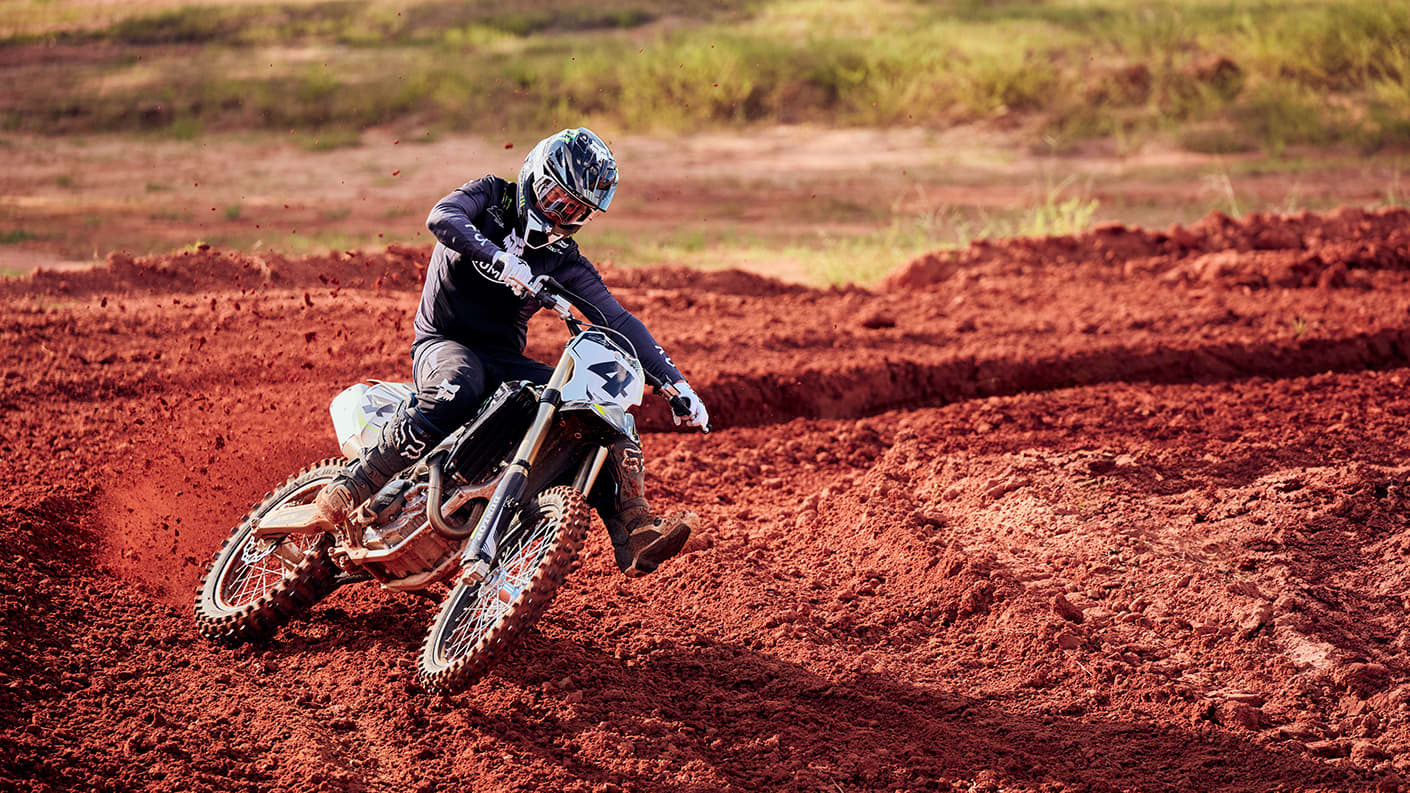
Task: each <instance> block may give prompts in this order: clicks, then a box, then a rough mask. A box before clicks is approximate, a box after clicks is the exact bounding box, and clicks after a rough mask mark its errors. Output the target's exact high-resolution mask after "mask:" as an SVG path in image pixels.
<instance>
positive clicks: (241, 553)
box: [196, 459, 343, 644]
mask: <svg viewBox="0 0 1410 793" xmlns="http://www.w3.org/2000/svg"><path fill="white" fill-rule="evenodd" d="M342 470H343V461H341V460H336V459H334V460H324V461H323V462H321V463H317V464H315V465H311V466H309V467H308V468H305V469H304V470H302V471H300V472H299V473H297V474H295V475H294V476H292V477H289V481H287V482H285V483H284V485H283V486H282V487H279V488H277V489H276V490H275V491H274V492H272V493H270V494H268V495H266V496H265V497H264V501H262V502H260V504H259V506H257V507H255V508H254V509H253V510H251V511H250V514H248V515H246V516H245V519H244V520H242V521H240V525H238V526H236V527H235V530H234V531H233V532H232V533H231V535H230V539H228V540H226V541H225V545H223V546H222V547H221V549H220V550H219V551H218V552H217V553H216V555H215V559H214V561H212V562H211V566H210V570H208V571H207V572H206V576H205V578H203V579H202V580H201V586H200V587H199V588H198V589H197V590H196V630H198V631H200V633H201V635H202V636H205V637H206V638H208V639H214V640H215V641H219V642H225V643H227V644H236V643H239V642H247V641H258V640H260V639H265V638H268V637H269V636H270V635H272V634H273V633H274V632H275V631H276V630H278V629H279V626H281V625H283V624H284V623H286V622H288V621H289V619H290V618H291V617H293V616H294V615H296V614H298V613H300V612H302V611H304V610H306V609H308V608H309V607H310V606H312V605H313V604H314V603H316V602H318V601H319V600H321V599H323V598H324V597H325V596H327V595H328V593H329V592H332V591H333V589H334V588H335V587H336V584H335V583H334V578H335V576H336V575H337V572H338V569H337V567H336V566H335V565H334V564H333V562H332V561H331V560H330V559H329V558H328V548H329V546H330V545H331V544H332V538H330V537H329V536H328V535H327V534H316V535H290V536H288V537H278V538H272V539H260V538H258V537H255V535H254V521H255V520H256V519H257V518H259V517H260V516H262V515H265V514H266V513H268V512H269V511H270V510H273V509H274V508H276V507H280V506H283V505H286V504H309V503H312V502H313V500H314V498H316V497H317V496H318V491H320V490H322V489H323V486H324V485H326V484H328V483H329V482H331V481H332V480H333V478H334V477H336V476H337V475H338V474H340V473H341V472H342Z"/></svg>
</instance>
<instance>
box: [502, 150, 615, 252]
mask: <svg viewBox="0 0 1410 793" xmlns="http://www.w3.org/2000/svg"><path fill="white" fill-rule="evenodd" d="M616 192H617V160H616V159H615V158H614V157H613V156H612V150H611V149H609V148H607V144H606V143H604V142H603V141H602V138H599V137H598V136H597V135H595V134H594V133H593V132H592V130H589V129H586V128H583V127H579V128H578V129H565V130H563V131H562V132H559V133H557V134H554V135H550V136H548V137H546V138H544V139H543V140H541V141H539V143H538V145H537V146H535V147H534V149H533V151H531V152H529V156H527V157H525V158H524V167H522V168H520V169H519V197H518V204H519V226H520V227H521V228H522V229H523V230H524V244H525V245H527V246H529V247H530V248H542V247H543V246H545V245H548V244H550V243H553V242H556V241H558V240H560V239H562V238H563V237H567V236H569V235H571V234H573V233H575V232H577V230H578V229H580V228H582V227H583V224H584V223H586V222H588V221H589V220H591V219H592V217H593V216H594V215H596V214H597V213H598V212H604V211H606V210H607V205H608V204H610V203H612V195H613V194H614V193H616Z"/></svg>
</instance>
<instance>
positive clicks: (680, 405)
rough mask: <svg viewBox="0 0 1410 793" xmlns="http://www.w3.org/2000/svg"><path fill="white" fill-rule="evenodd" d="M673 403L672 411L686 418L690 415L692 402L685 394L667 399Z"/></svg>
mask: <svg viewBox="0 0 1410 793" xmlns="http://www.w3.org/2000/svg"><path fill="white" fill-rule="evenodd" d="M666 401H667V402H669V403H671V412H672V413H674V414H676V415H677V416H680V417H681V418H684V417H686V416H689V415H690V403H689V402H687V401H686V398H685V397H683V396H673V397H670V398H668V399H667V400H666Z"/></svg>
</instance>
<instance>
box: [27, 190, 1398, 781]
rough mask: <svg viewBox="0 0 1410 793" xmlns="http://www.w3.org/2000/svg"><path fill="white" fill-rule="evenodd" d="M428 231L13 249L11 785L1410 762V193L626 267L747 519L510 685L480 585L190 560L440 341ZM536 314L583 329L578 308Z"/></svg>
mask: <svg viewBox="0 0 1410 793" xmlns="http://www.w3.org/2000/svg"><path fill="white" fill-rule="evenodd" d="M427 255H428V249H426V248H412V247H400V246H392V247H390V248H387V249H385V250H380V251H373V252H369V251H335V252H329V253H328V254H326V255H322V256H309V257H302V258H291V257H283V256H279V255H276V254H271V253H259V254H256V253H246V252H240V251H226V250H218V249H209V248H205V249H199V250H193V251H188V252H183V253H175V254H170V255H164V256H158V257H150V258H133V257H130V256H126V255H123V254H121V253H115V254H112V255H110V256H109V257H108V261H107V264H106V266H103V267H98V268H95V269H92V270H87V271H68V272H50V271H40V272H38V273H36V274H34V275H32V276H29V277H26V278H20V279H9V280H5V281H3V282H0V335H3V339H4V343H3V344H0V356H3V359H2V360H0V371H3V383H0V411H3V416H4V420H3V422H0V429H3V431H2V432H0V451H3V454H4V458H3V459H4V460H5V462H6V465H4V466H0V483H2V484H3V492H4V499H3V502H0V538H2V539H3V543H0V547H2V548H4V552H3V553H0V615H3V630H0V648H3V656H0V658H2V659H3V663H0V712H3V713H5V714H6V718H5V719H4V720H3V724H0V789H15V790H33V791H59V790H102V791H129V790H150V791H187V790H220V791H230V790H325V791H383V790H385V791H394V790H395V791H402V790H412V791H428V792H429V791H438V790H463V789H475V790H564V791H594V792H596V791H632V790H639V791H650V790H661V789H675V790H689V791H755V790H800V791H837V790H842V791H852V790H867V791H871V790H895V791H911V790H956V791H959V790H964V791H987V792H989V793H997V792H998V791H1086V790H1097V791H1106V790H1153V791H1154V790H1161V791H1165V790H1168V791H1185V790H1216V789H1217V790H1244V791H1253V790H1319V791H1346V790H1355V791H1361V790H1365V791H1397V790H1403V789H1405V786H1406V785H1405V775H1406V774H1407V772H1410V654H1408V653H1410V625H1407V623H1406V619H1405V614H1406V608H1407V605H1410V603H1407V594H1408V593H1410V514H1407V511H1408V510H1410V493H1407V488H1410V433H1407V432H1406V430H1407V426H1410V425H1407V415H1410V397H1407V395H1406V381H1407V379H1410V368H1407V367H1410V212H1408V211H1405V210H1398V209H1397V210H1385V211H1379V212H1368V211H1362V210H1355V209H1342V210H1337V211H1335V212H1331V213H1328V214H1324V215H1315V214H1306V213H1304V214H1299V215H1286V216H1274V215H1267V216H1264V215H1252V216H1249V217H1246V218H1244V219H1241V220H1234V219H1231V218H1228V217H1225V216H1223V215H1218V214H1215V215H1211V216H1209V217H1207V218H1205V219H1204V220H1202V221H1200V222H1198V223H1196V224H1193V225H1190V226H1185V227H1172V228H1170V229H1167V230H1164V231H1154V230H1147V229H1139V228H1129V227H1124V226H1114V225H1113V226H1104V227H1100V228H1097V229H1095V230H1093V231H1090V232H1087V233H1083V234H1080V235H1077V236H1073V237H1053V238H1041V239H1014V240H1004V241H993V242H979V243H975V244H974V245H972V246H970V247H968V248H966V249H963V250H956V251H943V252H937V253H934V254H931V255H928V256H925V257H923V258H921V259H919V260H917V261H915V262H912V263H911V264H909V265H908V266H906V267H904V268H903V269H901V270H900V271H898V272H896V273H894V274H892V275H891V276H890V277H889V278H888V279H887V280H886V281H885V282H883V283H882V284H881V285H879V286H878V287H876V288H874V289H863V288H859V287H847V288H830V289H812V288H807V287H802V286H797V285H791V284H785V283H782V282H778V281H773V280H770V279H767V278H764V277H761V276H757V275H750V274H746V273H742V272H738V271H718V272H698V271H691V270H685V269H676V268H670V267H659V268H650V269H622V268H613V267H611V266H610V265H608V266H604V267H603V268H602V269H603V272H604V276H605V278H606V280H607V282H608V284H609V285H610V286H611V287H612V288H613V291H614V293H615V294H616V295H617V296H618V297H620V298H621V300H622V302H623V303H624V305H626V306H627V308H628V309H630V310H631V311H632V312H633V313H635V314H636V315H637V316H639V317H641V318H642V319H643V320H644V321H645V322H646V323H647V324H648V325H649V326H650V327H651V328H652V330H653V332H654V333H655V334H656V335H657V337H658V338H659V339H660V340H661V342H662V344H663V346H665V347H666V348H668V349H670V350H671V351H672V353H673V355H674V356H675V358H676V361H677V363H679V364H680V365H681V367H682V369H683V370H684V371H685V372H686V373H687V375H688V376H689V377H690V379H691V382H692V383H694V384H696V387H697V388H698V390H699V391H700V393H701V394H702V396H704V397H705V399H706V400H708V402H709V404H710V406H711V411H712V417H713V422H714V425H715V432H713V433H711V434H710V435H699V434H688V433H684V432H680V431H676V430H675V428H674V427H673V424H672V421H671V419H670V415H669V412H668V410H667V408H666V407H665V405H664V404H663V403H660V402H659V400H648V402H647V405H646V406H645V407H644V408H643V409H642V411H641V412H640V414H639V416H638V421H639V424H640V426H641V428H642V430H643V445H644V449H645V453H646V457H647V461H648V462H647V471H648V476H649V479H648V492H649V495H650V496H651V499H652V503H653V505H657V504H659V505H660V507H659V508H660V509H662V510H670V509H677V508H689V509H692V510H694V511H696V512H698V513H699V514H700V515H701V517H702V518H703V522H704V524H705V526H706V527H707V531H705V532H702V533H701V535H700V536H697V537H696V538H693V539H692V541H691V544H690V545H688V546H687V548H686V552H685V553H684V554H682V555H681V556H680V557H679V558H676V559H673V560H671V561H670V562H669V563H668V565H665V566H663V567H662V569H661V570H660V571H658V572H657V573H656V574H654V575H652V576H650V577H647V578H643V579H626V578H624V577H623V576H621V574H620V573H618V572H617V570H616V566H615V564H614V563H613V560H612V554H611V548H610V544H609V542H608V540H607V536H606V532H605V530H604V529H603V528H602V526H601V525H600V523H598V522H597V519H596V518H594V519H593V522H592V525H591V528H590V532H589V535H588V539H587V542H586V545H585V547H584V549H583V551H582V565H581V567H580V568H579V569H578V570H577V571H575V572H574V573H573V574H572V575H571V576H569V577H568V578H567V580H566V581H565V583H564V584H563V586H562V588H561V589H560V590H559V592H558V595H557V598H556V600H554V601H553V603H552V604H551V605H550V606H549V608H548V610H547V611H546V612H545V613H544V615H543V616H542V617H541V618H540V620H539V621H538V623H537V624H536V625H535V627H534V628H533V629H532V630H530V631H529V632H528V633H527V634H526V635H525V636H524V638H523V640H522V641H521V644H520V646H519V651H518V652H517V653H516V654H515V655H513V656H511V657H510V658H509V659H508V660H506V661H504V662H502V663H500V664H499V665H498V666H496V667H495V668H494V669H493V670H491V671H490V672H489V674H488V675H486V676H485V677H484V678H483V679H481V680H480V681H479V682H477V683H475V684H474V685H473V686H472V687H471V688H469V689H468V690H467V691H466V692H464V693H462V694H459V695H455V696H449V697H447V696H439V695H433V694H430V693H428V692H426V691H425V690H423V689H422V688H421V686H420V684H419V683H418V678H417V671H416V666H415V660H414V659H415V658H416V654H417V652H418V650H419V647H420V645H421V642H422V639H423V638H424V636H425V628H426V626H427V625H428V624H429V623H430V622H431V620H432V619H433V617H434V616H435V610H436V607H437V606H436V603H434V602H432V601H431V600H429V599H425V598H420V597H417V596H414V595H411V594H405V593H388V592H382V591H378V590H376V589H374V588H373V586H374V585H372V584H360V585H353V586H348V587H344V588H342V589H339V590H338V591H337V592H335V593H334V594H333V595H332V596H331V597H329V598H328V599H326V600H324V601H322V602H321V603H319V604H318V605H317V606H315V607H314V608H313V609H312V611H311V612H310V613H309V614H308V615H307V617H306V618H304V619H302V620H299V621H295V622H293V623H291V624H290V625H288V626H286V627H285V628H283V629H282V630H281V631H280V632H279V633H278V634H276V635H275V637H274V638H273V639H272V640H270V641H268V642H266V643H262V644H257V645H253V646H248V647H241V648H235V649H231V648H226V647H223V646H220V645H218V644H214V643H210V642H206V641H204V640H202V639H201V638H200V637H199V636H198V635H197V633H196V625H195V620H194V618H193V616H192V614H191V598H192V591H193V590H194V588H195V587H196V584H197V582H198V580H199V578H200V576H201V574H202V572H203V571H204V569H205V567H206V565H207V564H208V562H209V561H210V554H211V552H212V550H213V549H215V548H217V547H219V545H220V544H221V542H222V541H223V540H224V539H225V538H226V537H227V536H228V535H229V533H230V530H231V528H232V527H233V526H235V525H236V524H237V523H238V522H239V521H240V519H241V517H242V516H243V515H244V514H245V512H246V511H247V510H248V509H249V508H250V506H251V505H252V504H254V503H256V502H258V501H259V500H260V498H261V497H262V496H263V494H264V493H265V492H266V491H268V490H269V489H270V488H272V487H274V486H276V485H277V484H279V483H280V482H283V481H284V480H285V478H286V477H288V476H289V475H290V474H292V473H293V472H295V471H297V470H298V469H300V468H301V467H303V466H305V465H307V464H308V463H311V462H313V461H316V460H320V459H323V458H328V457H333V456H336V455H337V454H338V448H337V442H336V440H335V439H334V437H333V433H332V432H331V431H330V429H329V420H328V413H327V408H328V403H329V401H330V400H331V399H332V398H333V396H334V395H335V394H337V393H338V392H339V391H341V390H342V389H343V388H344V387H345V386H347V385H348V384H349V383H352V382H355V381H357V380H359V379H368V378H378V379H385V380H409V379H410V368H411V367H410V364H411V361H410V357H409V354H408V348H409V346H410V337H411V327H410V324H411V318H412V315H413V311H414V308H415V305H416V300H417V298H418V297H419V294H420V287H421V274H422V271H423V268H424V263H425V261H426V259H427ZM534 322H535V325H534V326H533V327H531V330H530V339H531V344H530V349H529V353H530V354H531V355H534V356H535V357H537V358H539V359H540V360H549V361H552V360H554V359H556V356H557V354H558V352H559V350H560V349H561V343H562V338H561V333H555V332H554V330H553V327H554V323H555V322H557V320H556V318H554V317H552V316H549V315H547V314H544V315H541V316H540V317H539V318H536V319H535V320H534Z"/></svg>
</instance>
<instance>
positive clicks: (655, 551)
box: [601, 438, 700, 578]
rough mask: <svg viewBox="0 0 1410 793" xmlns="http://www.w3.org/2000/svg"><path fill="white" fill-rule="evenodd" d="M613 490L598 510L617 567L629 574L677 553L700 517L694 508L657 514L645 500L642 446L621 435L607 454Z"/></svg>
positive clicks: (643, 572)
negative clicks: (609, 500)
mask: <svg viewBox="0 0 1410 793" xmlns="http://www.w3.org/2000/svg"><path fill="white" fill-rule="evenodd" d="M608 460H609V465H610V466H611V468H610V471H611V474H612V479H613V480H615V483H616V491H617V492H616V493H615V496H614V498H613V499H612V505H611V508H610V509H604V510H601V512H602V519H603V522H604V523H606V524H607V534H608V535H609V536H610V537H611V538H612V552H613V555H614V556H615V557H616V559H617V567H619V568H621V570H622V572H623V573H626V574H627V575H628V576H630V577H633V578H635V577H637V576H643V575H646V574H647V573H650V572H652V571H654V570H655V569H656V567H657V565H659V564H661V563H662V562H664V561H666V560H667V559H669V558H671V557H672V556H675V555H676V554H678V553H680V551H681V548H683V547H685V541H686V540H688V539H690V533H691V531H693V530H694V529H695V528H696V527H697V526H698V524H699V522H700V519H699V518H698V517H697V516H696V515H695V513H693V512H675V513H672V514H671V515H668V516H666V517H664V518H663V517H658V516H656V515H655V514H653V513H652V512H651V507H650V506H649V505H647V503H646V496H645V492H646V468H645V466H644V464H643V460H642V456H641V447H640V446H638V445H637V444H636V443H634V442H632V441H630V440H627V439H625V438H623V439H622V440H619V441H617V442H616V443H615V444H613V445H612V449H611V452H610V453H609V455H608Z"/></svg>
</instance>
